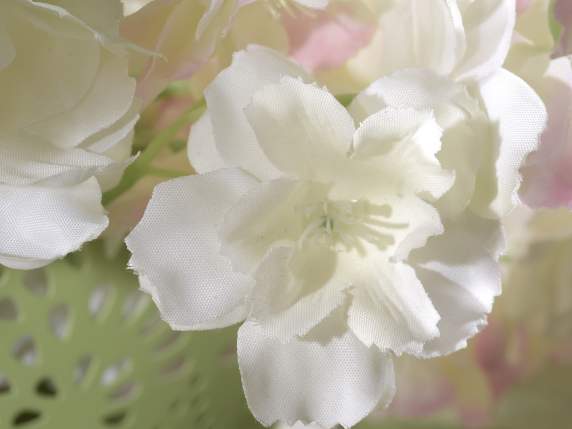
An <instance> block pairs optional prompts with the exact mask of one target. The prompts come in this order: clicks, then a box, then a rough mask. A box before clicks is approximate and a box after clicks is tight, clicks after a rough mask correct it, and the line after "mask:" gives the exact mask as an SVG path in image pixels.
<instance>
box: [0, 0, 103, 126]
mask: <svg viewBox="0 0 572 429" xmlns="http://www.w3.org/2000/svg"><path fill="white" fill-rule="evenodd" d="M4 3H7V2H4ZM48 6H49V5H48ZM50 7H51V6H50ZM5 12H6V16H3V19H5V21H4V22H5V23H6V25H7V29H8V33H9V34H10V35H11V36H12V42H13V46H14V48H15V50H16V57H15V58H14V60H13V61H12V62H11V63H10V65H8V66H7V67H5V68H4V69H2V79H1V80H0V93H1V94H2V98H3V100H5V102H3V103H1V104H0V129H2V130H3V132H6V131H10V130H20V129H23V128H25V127H26V126H28V125H30V124H33V123H35V122H37V121H41V120H43V119H46V118H49V117H50V116H53V115H57V114H59V113H62V112H64V111H68V110H70V109H71V108H72V107H73V106H75V105H77V104H78V103H79V102H80V101H81V99H82V98H83V97H84V96H85V94H87V93H88V91H89V89H90V87H91V85H92V84H93V82H94V79H95V77H96V74H97V70H98V64H99V62H100V57H101V55H102V52H103V51H102V49H101V45H100V44H99V43H98V41H97V40H96V39H95V37H93V34H92V33H91V31H90V30H88V29H86V28H85V27H83V26H82V25H81V24H80V23H79V22H78V21H77V20H76V19H74V18H73V17H71V16H70V15H69V14H64V13H62V12H61V9H60V8H55V7H51V9H48V8H47V7H46V5H45V4H44V3H35V2H32V1H26V2H10V3H8V4H3V9H2V14H3V15H4V13H5ZM64 41H65V42H64ZM70 70H73V72H70ZM62 79H64V80H65V84H63V82H62ZM8 100H9V102H7V101H8Z"/></svg>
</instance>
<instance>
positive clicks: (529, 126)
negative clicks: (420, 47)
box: [472, 70, 547, 217]
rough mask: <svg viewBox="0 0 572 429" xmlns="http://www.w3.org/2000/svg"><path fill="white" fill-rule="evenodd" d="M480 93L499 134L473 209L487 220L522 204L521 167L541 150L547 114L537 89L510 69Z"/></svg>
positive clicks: (479, 182)
mask: <svg viewBox="0 0 572 429" xmlns="http://www.w3.org/2000/svg"><path fill="white" fill-rule="evenodd" d="M480 94H481V97H482V100H483V103H484V105H485V109H486V111H487V114H488V116H489V119H490V120H491V121H493V122H495V123H496V125H497V127H498V134H497V135H496V136H495V137H496V138H495V139H494V141H493V147H491V148H490V149H489V151H490V153H489V160H488V161H486V162H485V164H484V165H483V166H482V167H481V174H480V175H479V177H478V179H477V180H478V182H477V185H476V190H477V193H476V194H475V197H474V198H473V201H472V208H473V209H474V210H475V211H476V212H477V213H479V214H481V215H484V216H487V217H495V216H503V215H506V214H507V213H508V212H509V211H510V210H511V209H512V208H513V207H514V205H515V204H516V203H518V194H517V191H518V187H519V185H520V182H521V177H520V173H519V168H520V167H521V166H522V165H523V162H524V160H525V159H526V157H527V155H529V154H530V153H531V152H532V151H534V150H536V148H537V147H538V143H539V140H540V135H541V133H542V131H543V130H544V127H545V125H546V121H547V113H546V108H545V107H544V103H543V102H542V100H541V99H540V98H539V97H538V95H537V94H536V93H535V92H534V90H533V89H532V88H530V87H529V86H528V85H527V84H526V82H524V81H523V80H522V79H520V78H519V77H517V76H515V75H514V74H512V73H510V72H508V71H506V70H501V71H499V72H497V73H496V74H495V75H493V76H491V77H490V78H489V79H487V80H486V81H484V82H482V84H481V85H480ZM491 170H492V171H494V172H495V173H496V174H491ZM494 178H496V180H492V179H494Z"/></svg>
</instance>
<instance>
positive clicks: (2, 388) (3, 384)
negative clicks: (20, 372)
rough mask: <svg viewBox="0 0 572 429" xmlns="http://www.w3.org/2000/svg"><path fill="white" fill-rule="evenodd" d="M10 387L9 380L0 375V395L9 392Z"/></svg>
mask: <svg viewBox="0 0 572 429" xmlns="http://www.w3.org/2000/svg"><path fill="white" fill-rule="evenodd" d="M11 389H12V386H11V385H10V381H9V380H8V379H7V378H6V377H4V376H3V375H0V395H6V394H8V393H10V390H11Z"/></svg>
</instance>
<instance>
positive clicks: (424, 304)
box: [127, 46, 546, 428]
mask: <svg viewBox="0 0 572 429" xmlns="http://www.w3.org/2000/svg"><path fill="white" fill-rule="evenodd" d="M205 98H206V102H207V106H208V110H207V113H206V114H205V115H204V116H203V117H202V118H201V120H200V121H199V122H198V123H197V124H196V125H195V126H194V127H193V128H192V130H191V135H190V138H189V146H188V151H189V159H190V161H191V164H192V165H193V167H194V168H195V170H196V171H197V172H198V173H200V174H199V175H197V176H190V177H184V178H179V179H175V180H172V181H169V182H165V183H163V184H161V185H159V186H158V187H157V188H156V189H155V191H154V195H153V197H152V199H151V201H150V204H149V206H148V207H147V210H146V212H145V215H144V217H143V219H142V221H141V223H140V224H139V225H138V226H137V227H136V228H135V229H134V230H133V232H132V233H131V234H130V236H129V237H128V239H127V244H128V247H129V249H130V250H131V251H132V253H133V256H132V259H131V262H130V265H131V266H132V267H133V268H134V269H135V270H136V271H137V272H138V274H139V276H140V282H141V286H142V288H143V290H145V291H146V292H148V293H149V294H150V295H151V296H152V297H153V299H154V301H155V303H156V304H157V306H158V307H159V309H160V311H161V313H162V317H163V318H164V319H165V320H166V321H167V322H169V323H170V325H171V326H172V327H173V328H174V329H180V330H182V329H184V330H188V329H195V330H200V329H213V328H220V327H224V326H229V325H232V324H235V323H238V322H244V323H243V325H242V326H241V328H240V330H239V333H238V360H239V365H240V368H241V373H242V381H243V387H244V390H245V394H246V397H247V401H248V404H249V407H250V409H251V411H252V412H253V414H254V415H255V417H256V418H257V419H258V420H259V421H260V422H261V423H263V424H265V425H271V424H273V423H274V422H277V421H281V422H284V423H287V424H290V425H292V424H294V423H296V422H297V421H301V422H302V423H304V424H309V423H312V422H314V423H316V424H318V425H320V426H323V427H325V428H330V427H333V426H334V425H336V424H341V425H343V426H344V427H350V426H352V425H354V424H356V423H357V422H358V421H359V420H361V419H362V418H363V417H365V416H366V415H367V414H368V413H369V412H371V410H373V409H374V408H375V407H376V406H377V405H378V404H382V405H384V404H388V403H389V402H390V401H391V398H392V396H393V394H394V391H395V385H394V374H393V364H392V358H393V357H394V356H399V355H402V354H409V355H413V356H416V357H434V356H440V355H444V354H448V353H451V352H453V351H456V350H458V349H460V348H462V347H464V346H465V345H466V344H467V339H468V338H469V337H471V336H473V335H475V334H476V333H477V332H478V331H479V330H480V329H481V328H482V327H483V326H484V325H485V318H486V314H487V313H488V312H490V310H491V307H492V303H493V300H494V297H495V296H496V295H498V294H499V293H500V272H499V267H498V263H497V262H498V257H499V254H500V251H501V249H502V242H503V240H502V233H501V228H500V222H499V220H498V219H499V217H501V216H503V215H504V214H506V213H507V212H508V211H510V210H511V208H512V207H513V206H514V203H515V201H516V200H515V193H516V190H517V188H518V183H519V174H518V168H519V167H520V163H521V162H522V160H523V159H524V157H525V156H526V154H527V153H528V152H530V151H531V150H533V149H534V148H535V147H536V144H537V141H538V136H539V134H540V133H541V131H542V129H543V127H544V124H545V120H546V112H545V109H544V106H543V104H542V102H541V100H540V99H539V98H538V96H537V95H536V94H535V93H534V91H533V90H532V89H531V88H530V87H528V86H527V85H526V84H525V83H524V82H523V81H522V80H521V79H519V78H518V77H516V76H514V75H513V74H511V73H510V72H508V71H505V70H499V71H497V72H496V73H494V74H493V76H490V77H489V78H488V79H486V80H484V81H483V82H479V83H476V84H473V85H472V86H468V85H464V84H461V83H458V82H455V81H453V80H451V79H448V78H447V77H444V76H439V75H438V74H437V73H435V71H433V70H430V69H408V70H403V71H397V72H395V73H392V74H390V75H388V76H386V77H383V78H381V79H379V80H377V81H376V82H374V83H372V84H371V85H370V86H369V87H368V88H367V89H366V90H365V91H364V92H362V93H360V94H358V95H357V96H356V97H355V98H354V100H353V101H352V102H351V104H350V105H349V106H348V108H347V109H346V108H345V107H344V106H343V105H342V104H340V102H338V101H337V100H336V98H335V97H334V96H333V95H332V94H331V93H329V92H328V91H327V90H326V89H325V88H322V87H320V86H319V85H317V84H316V83H314V82H313V79H312V77H311V76H309V75H308V74H307V73H306V72H305V71H304V70H303V69H302V67H300V66H299V65H298V64H296V63H293V62H291V61H289V60H287V59H286V58H284V57H283V56H281V55H280V54H278V53H277V52H275V51H272V50H269V49H266V48H263V47H257V46H252V47H250V48H249V49H247V50H246V51H243V52H240V53H238V54H236V55H235V58H234V61H233V64H232V65H231V66H230V67H229V68H228V69H226V70H224V71H223V72H221V73H220V74H219V75H218V77H217V78H216V79H215V80H214V81H213V82H212V83H211V84H210V85H209V87H208V88H207V90H206V92H205ZM521 117H527V118H528V121H527V122H526V123H524V124H523V123H522V122H521V121H520V118H521Z"/></svg>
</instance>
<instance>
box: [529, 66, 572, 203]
mask: <svg viewBox="0 0 572 429" xmlns="http://www.w3.org/2000/svg"><path fill="white" fill-rule="evenodd" d="M542 92H543V95H544V99H545V101H546V104H547V108H548V113H549V119H548V126H547V128H546V130H545V132H544V134H543V136H542V143H541V145H540V149H539V151H538V152H537V153H535V154H533V155H532V156H531V157H530V159H529V162H528V166H527V167H526V168H525V169H523V173H524V174H523V176H524V186H523V188H522V191H521V196H522V197H523V200H524V201H525V202H526V203H527V204H529V205H530V206H533V207H569V208H572V134H571V126H572V120H571V117H572V116H571V115H572V66H571V63H570V60H569V59H568V58H565V57H563V58H559V59H557V60H553V61H552V63H551V65H550V68H549V70H548V72H547V74H546V76H545V79H544V82H543V88H542Z"/></svg>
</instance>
